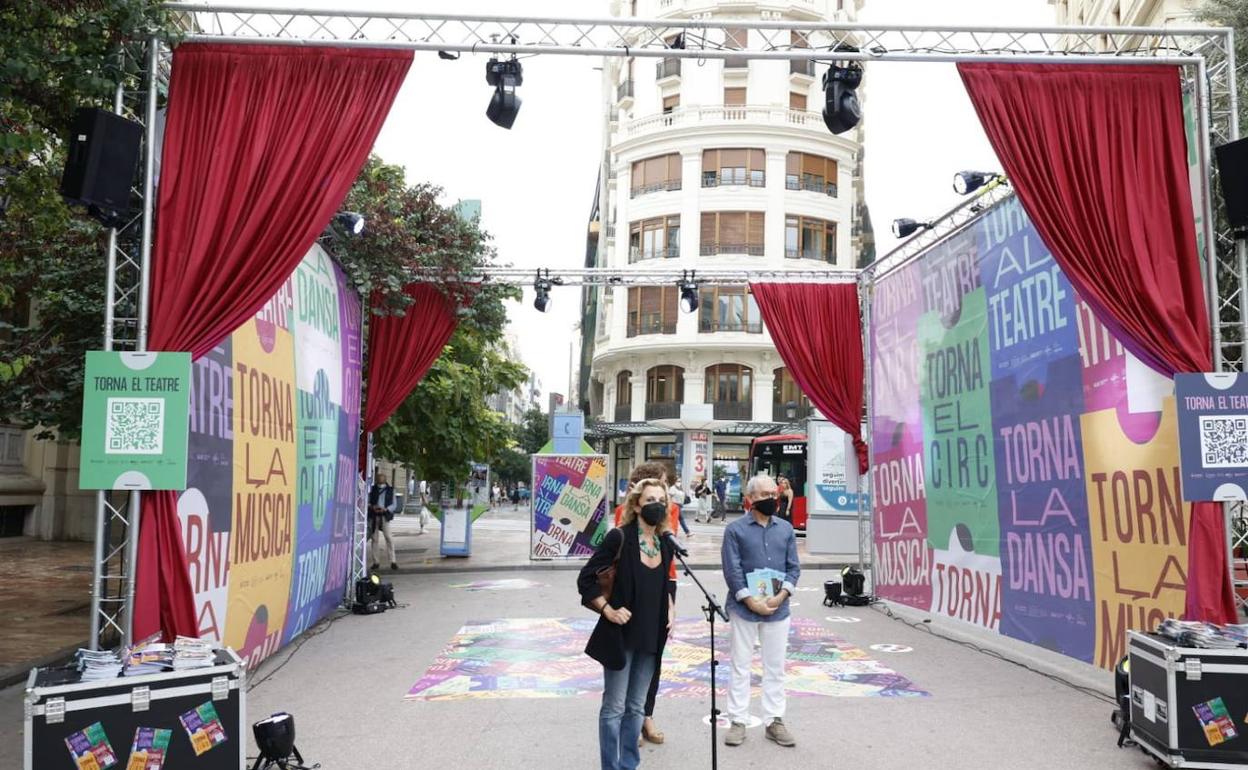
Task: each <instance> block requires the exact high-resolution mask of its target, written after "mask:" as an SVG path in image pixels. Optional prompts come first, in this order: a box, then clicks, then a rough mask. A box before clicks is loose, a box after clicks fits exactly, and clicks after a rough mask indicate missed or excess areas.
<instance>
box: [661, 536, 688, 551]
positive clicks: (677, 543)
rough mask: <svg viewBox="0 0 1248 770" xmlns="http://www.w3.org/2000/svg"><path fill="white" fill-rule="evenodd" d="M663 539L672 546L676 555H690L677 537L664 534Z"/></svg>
mask: <svg viewBox="0 0 1248 770" xmlns="http://www.w3.org/2000/svg"><path fill="white" fill-rule="evenodd" d="M663 539H664V540H666V541H667V544H668V545H670V546H671V547H672V550H674V551H675V552H676V553H678V554H680V555H681V556H688V555H689V549H688V548H685V547H684V546H683V545H681V544H680V541H679V540H677V539H676V536H675V535H673V534H672V533H671V532H664V533H663Z"/></svg>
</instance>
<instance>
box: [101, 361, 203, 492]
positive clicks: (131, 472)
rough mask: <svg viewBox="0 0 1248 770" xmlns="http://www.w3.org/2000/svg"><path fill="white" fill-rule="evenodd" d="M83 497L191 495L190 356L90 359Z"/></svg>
mask: <svg viewBox="0 0 1248 770" xmlns="http://www.w3.org/2000/svg"><path fill="white" fill-rule="evenodd" d="M84 380H85V382H84V387H83V399H82V469H81V472H80V473H79V481H78V486H79V487H81V488H82V489H186V442H187V436H188V435H189V430H188V423H187V409H188V407H189V405H190V383H191V354H190V353H114V352H107V351H102V350H93V351H90V352H88V353H87V371H86V376H85V378H84Z"/></svg>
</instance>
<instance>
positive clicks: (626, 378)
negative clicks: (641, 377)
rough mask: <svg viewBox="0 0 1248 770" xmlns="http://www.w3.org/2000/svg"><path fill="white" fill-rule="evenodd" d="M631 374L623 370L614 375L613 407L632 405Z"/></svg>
mask: <svg viewBox="0 0 1248 770" xmlns="http://www.w3.org/2000/svg"><path fill="white" fill-rule="evenodd" d="M632 379H633V373H632V372H630V371H628V370H627V369H625V370H624V371H622V372H620V373H619V374H617V375H615V405H616V406H628V405H629V404H631V403H633V383H632Z"/></svg>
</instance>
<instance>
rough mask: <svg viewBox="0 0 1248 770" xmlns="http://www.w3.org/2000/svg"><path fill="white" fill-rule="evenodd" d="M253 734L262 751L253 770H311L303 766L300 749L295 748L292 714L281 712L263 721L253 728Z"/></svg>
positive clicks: (257, 746) (257, 745)
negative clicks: (270, 769)
mask: <svg viewBox="0 0 1248 770" xmlns="http://www.w3.org/2000/svg"><path fill="white" fill-rule="evenodd" d="M251 732H252V734H253V735H255V736H256V748H258V749H260V756H258V757H256V763H255V764H254V765H252V766H251V768H252V770H261V768H273V767H276V768H280V769H281V770H309V769H308V768H306V767H305V766H304V764H303V756H302V755H301V754H300V753H299V749H297V748H295V718H294V717H293V716H291V715H290V714H287V713H286V712H284V711H279V712H278V713H276V714H273V715H271V716H269V717H267V718H265V719H261V720H260V721H259V722H256V723H255V724H253V725H252V726H251ZM292 756H293V757H294V759H293V760H292V759H291V757H292ZM261 762H263V763H264V764H263V765H262V764H261ZM318 767H319V765H318Z"/></svg>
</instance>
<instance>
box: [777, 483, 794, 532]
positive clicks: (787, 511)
mask: <svg viewBox="0 0 1248 770" xmlns="http://www.w3.org/2000/svg"><path fill="white" fill-rule="evenodd" d="M776 494H777V497H776V515H777V516H779V517H780V518H782V519H784V520H785V521H787V522H789V523H790V524H792V523H793V485H792V484H791V483H789V480H788V478H787V477H785V476H781V477H780V478H779V479H778V481H777V489H776Z"/></svg>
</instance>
